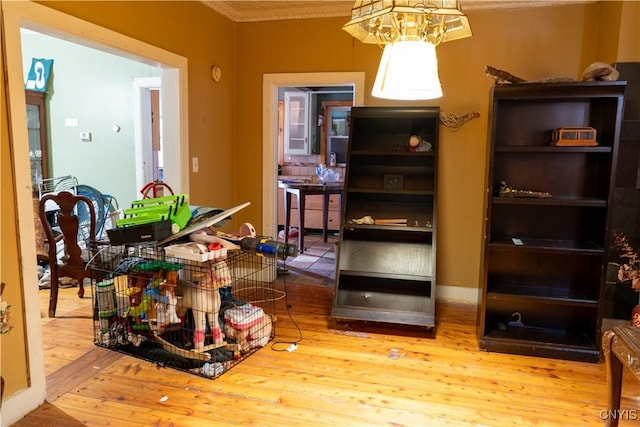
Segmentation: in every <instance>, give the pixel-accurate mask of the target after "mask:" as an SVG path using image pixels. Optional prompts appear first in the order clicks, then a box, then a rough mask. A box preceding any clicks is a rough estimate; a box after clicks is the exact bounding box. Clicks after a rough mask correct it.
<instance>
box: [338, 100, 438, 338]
mask: <svg viewBox="0 0 640 427" xmlns="http://www.w3.org/2000/svg"><path fill="white" fill-rule="evenodd" d="M350 120H351V127H350V136H349V146H348V160H347V168H346V176H345V191H344V195H343V200H342V225H341V231H340V248H339V256H338V266H337V272H336V288H335V293H334V301H333V307H332V316H333V317H334V318H336V319H355V320H365V321H377V322H384V323H397V324H405V325H416V326H425V327H427V328H432V327H433V326H434V325H435V287H436V281H435V265H436V250H435V247H436V226H437V222H436V175H437V153H438V120H439V109H438V108H426V107H402V108H386V107H354V108H352V109H351V117H350ZM412 135H415V136H418V137H420V138H421V139H422V140H423V141H424V143H423V144H421V145H420V147H421V149H423V150H426V151H410V148H409V138H410V137H411V136H412ZM419 150H420V148H419ZM366 216H369V217H372V218H373V219H374V220H375V224H367V223H363V224H358V222H360V221H359V220H360V219H362V218H363V217H366ZM384 220H402V221H406V222H405V223H400V224H388V223H383V224H381V222H384ZM365 222H366V221H365ZM369 222H370V221H369Z"/></svg>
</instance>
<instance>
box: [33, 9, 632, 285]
mask: <svg viewBox="0 0 640 427" xmlns="http://www.w3.org/2000/svg"><path fill="white" fill-rule="evenodd" d="M43 4H44V5H46V6H48V7H52V8H55V9H58V10H60V11H63V12H66V13H69V14H72V15H75V16H78V17H80V18H82V19H85V20H88V21H91V22H94V23H96V24H99V25H102V26H104V27H107V28H110V29H114V30H116V31H119V32H122V33H124V34H127V35H129V36H132V37H135V38H138V39H141V40H143V41H145V42H148V43H151V44H154V45H156V46H158V47H161V48H164V49H167V50H170V51H173V52H175V53H178V54H180V55H183V56H185V57H187V58H188V60H189V112H190V118H189V133H190V139H191V141H190V145H189V150H190V156H198V157H199V158H200V165H201V167H200V169H201V172H200V173H198V174H193V175H192V176H191V183H192V184H191V188H190V189H189V192H190V196H191V200H192V202H193V203H194V204H207V205H214V206H231V205H234V204H237V203H240V202H244V201H247V200H248V201H251V202H252V205H251V206H249V207H248V208H247V209H245V210H243V211H241V212H240V213H239V214H237V220H238V221H241V222H244V221H251V222H253V223H254V224H255V225H256V226H257V228H258V229H260V228H261V223H260V221H261V217H262V204H263V203H265V201H263V200H262V187H261V185H260V177H261V174H262V145H261V144H262V134H261V133H262V130H261V123H262V98H261V90H262V75H263V74H264V73H279V72H283V73H296V72H323V71H364V72H365V73H366V88H365V92H366V97H365V105H372V106H382V105H407V104H406V103H401V102H391V101H386V100H380V99H376V98H373V97H371V96H370V95H369V93H370V90H371V85H372V83H373V78H374V77H375V73H376V69H377V64H378V61H379V59H380V55H381V50H380V48H378V47H377V46H375V45H365V44H362V43H360V42H359V41H357V40H355V39H354V38H353V37H351V36H350V35H349V34H347V33H346V32H345V31H343V30H342V29H341V27H342V25H343V24H344V23H345V22H346V21H347V18H346V17H345V18H327V19H307V20H289V21H277V22H264V23H238V24H232V23H230V22H229V21H228V20H226V19H225V18H222V17H220V16H217V15H215V14H212V13H208V12H207V11H206V10H205V9H206V8H203V7H202V6H201V5H199V4H198V3H192V2H153V7H149V3H148V2H138V3H135V2H51V1H47V2H43ZM463 4H464V3H463ZM625 7H628V6H626V5H625ZM621 10H622V5H621V4H620V3H618V2H605V3H595V4H588V5H568V6H558V7H542V8H525V9H501V10H495V11H471V12H469V13H468V15H469V20H470V22H471V27H472V30H473V36H472V37H471V38H467V39H462V40H457V41H453V42H449V43H445V44H443V45H441V46H439V47H438V57H439V64H440V77H441V81H442V86H443V90H444V97H443V98H442V99H439V100H435V101H427V102H414V103H413V104H415V105H437V106H439V107H440V108H441V110H442V111H443V112H457V113H466V112H469V111H478V112H480V114H481V116H480V118H479V119H475V120H474V121H472V122H470V123H468V124H467V125H465V126H464V127H463V128H462V129H461V130H459V131H458V132H451V131H449V130H447V129H445V128H442V132H441V141H440V142H441V151H440V165H439V167H440V169H439V176H438V179H439V182H438V195H439V206H438V227H439V230H438V270H437V271H438V282H439V284H445V285H456V286H463V287H471V288H475V287H478V286H479V277H480V270H481V258H482V257H481V253H482V246H483V233H484V223H483V219H484V197H485V183H484V181H485V176H486V153H487V133H488V129H487V120H488V117H487V110H488V103H489V95H490V89H491V87H492V85H493V81H492V79H491V78H489V77H487V76H486V75H485V74H484V67H485V65H491V66H494V67H498V68H501V69H504V70H507V71H509V72H511V73H513V74H516V75H518V76H520V77H522V78H525V79H528V80H537V79H544V78H550V77H572V78H575V77H577V76H579V75H580V73H581V72H582V70H584V68H585V67H586V66H587V65H589V64H590V63H592V62H595V61H606V62H615V61H616V59H617V58H616V52H617V51H618V38H617V37H616V35H617V34H618V31H619V30H618V28H619V27H620V20H621V16H622V12H621ZM636 15H637V13H636ZM636 17H637V16H636ZM636 22H637V20H636ZM132 23H135V25H132ZM626 27H627V28H637V25H636V26H633V25H630V24H626ZM234 45H235V46H234ZM625 49H626V50H629V49H628V48H625ZM598 52H600V54H599V53H598ZM637 59H638V58H636V59H635V60H637ZM630 60H634V59H633V58H632V59H630ZM214 63H216V64H218V65H220V66H221V67H222V69H223V76H224V77H223V80H222V82H221V83H219V84H212V83H211V81H210V79H209V67H210V66H211V65H212V64H214ZM236 70H237V73H236V72H235V71H236ZM208 164H209V165H211V168H207V167H206V165H208ZM202 165H205V167H203V166H202ZM267 202H271V201H267Z"/></svg>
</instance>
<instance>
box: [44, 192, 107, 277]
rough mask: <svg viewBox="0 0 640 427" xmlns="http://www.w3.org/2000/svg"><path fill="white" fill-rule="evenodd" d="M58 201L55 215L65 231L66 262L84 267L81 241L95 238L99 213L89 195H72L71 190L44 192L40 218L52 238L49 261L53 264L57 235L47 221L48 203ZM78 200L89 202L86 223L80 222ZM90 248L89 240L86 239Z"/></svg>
mask: <svg viewBox="0 0 640 427" xmlns="http://www.w3.org/2000/svg"><path fill="white" fill-rule="evenodd" d="M50 202H53V203H55V204H56V205H57V206H58V208H59V210H58V212H57V214H56V219H57V224H58V227H59V228H60V232H61V233H62V239H63V240H64V242H63V243H64V252H65V255H66V257H65V260H64V263H65V264H66V265H74V266H83V265H84V260H83V258H82V249H83V248H82V247H81V245H80V243H81V242H82V241H83V240H84V239H89V240H93V239H94V236H95V229H96V213H95V209H94V207H93V203H92V202H91V200H90V199H89V198H88V197H85V196H80V195H76V194H72V193H70V192H68V191H61V192H60V193H57V194H55V193H49V194H45V195H44V196H43V197H42V198H41V199H40V220H41V222H42V224H43V226H44V229H45V233H46V234H47V240H48V241H49V262H50V263H53V262H56V260H57V248H56V238H55V236H54V233H53V227H52V225H51V224H50V223H49V221H47V211H48V203H50ZM79 203H84V204H86V209H87V212H89V218H88V222H87V223H81V222H80V219H79V217H78V215H77V212H78V209H77V205H78V204H79ZM86 243H87V249H89V246H90V242H89V241H87V242H86Z"/></svg>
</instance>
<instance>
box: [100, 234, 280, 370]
mask: <svg viewBox="0 0 640 427" xmlns="http://www.w3.org/2000/svg"><path fill="white" fill-rule="evenodd" d="M92 268H94V269H97V270H103V272H104V273H105V275H104V278H103V279H102V280H100V281H98V282H97V283H95V286H93V301H94V339H95V344H96V345H98V346H101V347H106V348H110V349H113V350H115V351H119V352H122V353H126V354H129V355H132V356H135V357H139V358H141V359H145V360H148V361H150V362H154V363H157V364H158V365H161V366H167V367H172V368H175V369H178V370H183V371H186V372H190V373H192V374H195V375H199V376H202V377H206V378H217V377H218V376H220V375H222V374H223V373H225V372H226V371H228V370H229V369H231V368H232V367H233V366H235V365H236V364H238V363H240V362H241V361H242V360H244V359H245V358H246V357H248V356H249V355H251V354H253V353H254V352H255V351H257V350H258V349H259V348H261V347H264V346H266V345H267V343H268V342H269V341H271V340H272V339H273V338H274V337H275V321H276V317H275V301H276V300H277V299H278V297H277V294H276V290H275V289H274V286H273V284H274V281H275V279H276V276H277V265H276V260H275V259H273V258H267V257H262V256H259V255H257V254H255V253H246V252H243V251H239V250H230V251H227V252H226V253H221V254H219V256H218V257H217V258H215V259H211V260H205V261H198V260H192V259H183V258H176V257H172V256H168V255H167V253H166V251H165V250H164V249H162V248H157V247H155V246H146V245H135V246H117V247H115V246H112V247H110V248H109V250H107V251H105V252H104V253H102V254H101V257H100V259H97V260H96V261H95V262H94V265H93V266H92Z"/></svg>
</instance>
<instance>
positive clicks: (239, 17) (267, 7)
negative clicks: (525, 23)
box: [201, 0, 598, 22]
mask: <svg viewBox="0 0 640 427" xmlns="http://www.w3.org/2000/svg"><path fill="white" fill-rule="evenodd" d="M201 1H202V3H204V4H206V5H207V6H208V7H210V8H212V9H213V10H215V11H216V12H218V13H220V14H221V15H224V16H226V17H227V18H229V19H231V20H232V21H234V22H259V21H280V20H285V19H305V18H329V17H336V16H343V17H345V18H348V17H349V16H350V15H351V7H352V6H353V4H354V1H353V0H349V1H344V0H316V1H311V0H306V1H294V0H280V1H267V0H261V1H260V0H258V1H245V0H201ZM596 1H598V0H564V1H563V0H546V1H545V0H537V1H536V0H531V1H528V0H515V1H504V0H462V1H461V4H462V9H463V10H464V11H470V10H488V9H513V8H524V7H545V6H560V5H565V4H579V3H594V2H596Z"/></svg>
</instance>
